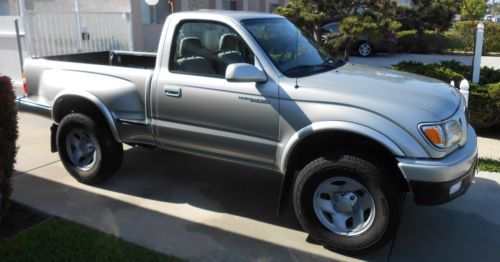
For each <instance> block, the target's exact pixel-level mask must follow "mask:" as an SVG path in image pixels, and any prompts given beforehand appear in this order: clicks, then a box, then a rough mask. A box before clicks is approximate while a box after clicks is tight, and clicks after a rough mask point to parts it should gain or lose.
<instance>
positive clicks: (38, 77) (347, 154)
mask: <svg viewBox="0 0 500 262" xmlns="http://www.w3.org/2000/svg"><path fill="white" fill-rule="evenodd" d="M25 73H26V80H25V81H26V85H25V92H26V95H25V97H23V98H20V99H19V104H20V106H21V107H28V108H30V109H32V110H38V111H39V112H50V115H51V118H52V119H53V122H54V124H53V125H52V127H51V133H52V136H51V148H52V151H53V152H56V151H57V152H58V153H59V156H60V158H61V161H62V163H63V164H64V167H65V168H66V170H67V171H68V172H69V173H70V174H71V175H72V176H73V177H74V178H75V179H77V180H78V181H80V182H82V183H85V184H95V183H98V182H101V181H103V180H105V179H107V178H108V177H110V176H111V175H112V174H114V173H116V172H117V171H118V170H119V168H120V165H121V163H122V159H123V153H124V152H123V147H122V145H123V144H128V145H132V146H144V147H159V148H163V149H169V150H175V151H180V152H187V153H192V154H197V155H204V156H207V157H211V158H217V159H223V160H227V161H232V162H236V163H240V164H243V165H251V166H257V167H260V168H263V169H268V170H272V171H275V172H276V173H279V174H281V175H282V188H281V190H280V202H279V203H280V206H279V210H282V209H283V207H286V203H287V201H291V202H292V204H293V207H294V209H295V213H296V215H297V218H298V220H299V222H300V224H301V225H302V226H303V228H304V229H305V231H307V232H308V233H309V234H310V236H311V239H313V240H315V241H316V242H317V243H319V244H321V245H323V246H326V247H328V248H330V249H333V250H337V251H339V252H344V253H360V252H367V251H370V250H373V249H375V248H376V247H378V246H380V245H382V244H384V243H385V242H386V241H387V240H388V239H390V238H391V237H392V236H393V235H394V233H395V232H396V229H397V227H398V223H399V220H400V216H401V210H402V204H403V198H404V196H405V194H406V193H411V195H412V196H413V199H414V201H415V202H416V203H418V204H424V205H434V204H441V203H445V202H448V201H450V200H452V199H455V198H456V197H458V196H460V195H462V194H463V193H465V192H466V191H467V189H468V188H469V186H470V185H471V182H472V180H473V178H474V173H475V170H476V162H477V141H476V134H475V132H474V130H473V128H472V127H471V126H470V125H469V123H468V121H467V117H466V107H465V99H464V97H463V96H462V95H461V94H460V93H459V92H458V91H457V90H456V89H455V88H453V87H452V86H450V85H449V84H447V83H443V82H441V81H438V80H434V79H431V78H427V77H422V76H417V75H413V74H409V73H403V72H398V71H392V70H389V69H382V68H373V67H368V66H362V65H356V64H350V63H344V62H342V61H338V60H335V59H333V58H331V57H329V56H328V54H327V53H326V52H325V51H324V50H323V49H321V48H320V47H318V46H316V44H315V43H314V42H313V41H311V40H310V39H308V38H307V36H305V35H303V34H302V33H301V31H300V30H298V29H297V28H296V27H295V26H294V25H293V24H292V23H291V22H290V21H288V20H287V19H285V18H284V17H281V16H277V15H273V14H263V13H247V12H226V11H224V12H218V11H199V12H181V13H175V14H172V15H170V16H169V17H168V19H167V21H166V23H165V26H164V29H163V32H162V36H161V40H160V43H159V47H158V54H151V53H139V52H115V51H110V52H97V53H86V54H70V55H62V56H47V57H39V58H33V59H27V60H26V61H25ZM186 164H189V163H186ZM143 168H144V169H147V168H148V166H147V163H145V164H144V167H143ZM137 175H138V176H139V175H141V174H137ZM235 175H238V174H235ZM270 201H272V200H270Z"/></svg>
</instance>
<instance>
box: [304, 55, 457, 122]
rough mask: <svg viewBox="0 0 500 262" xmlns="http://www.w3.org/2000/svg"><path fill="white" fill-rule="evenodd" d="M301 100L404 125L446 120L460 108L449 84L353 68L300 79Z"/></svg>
mask: <svg viewBox="0 0 500 262" xmlns="http://www.w3.org/2000/svg"><path fill="white" fill-rule="evenodd" d="M297 84H298V86H299V89H302V88H303V89H309V91H307V92H303V93H302V95H301V97H300V98H299V99H300V100H311V101H316V102H326V103H339V104H345V105H350V106H355V107H359V108H363V109H367V110H369V111H373V112H375V113H378V114H381V115H383V116H385V117H387V118H390V119H393V120H395V121H397V122H401V121H402V120H403V119H408V118H410V117H411V118H413V119H412V122H414V121H417V122H432V121H441V120H444V119H446V118H448V117H450V116H451V115H453V113H455V111H456V110H457V108H458V106H459V105H460V93H459V92H458V91H457V90H456V89H455V88H453V87H452V86H450V85H449V84H447V83H444V82H442V81H439V80H436V79H433V78H428V77H423V76H419V75H415V74H410V73H405V72H401V71H395V70H390V69H383V68H376V67H370V66H365V65H358V64H351V63H347V64H346V65H344V66H342V67H339V68H337V69H335V70H331V71H328V72H325V73H321V74H316V75H312V76H308V77H303V78H299V79H297Z"/></svg>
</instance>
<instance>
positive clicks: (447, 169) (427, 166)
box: [397, 126, 477, 205]
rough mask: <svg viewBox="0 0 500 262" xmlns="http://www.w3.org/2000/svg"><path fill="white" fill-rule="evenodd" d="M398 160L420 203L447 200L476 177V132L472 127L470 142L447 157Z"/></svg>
mask: <svg viewBox="0 0 500 262" xmlns="http://www.w3.org/2000/svg"><path fill="white" fill-rule="evenodd" d="M397 160H398V162H399V163H398V166H399V169H400V170H401V172H402V173H403V175H404V176H405V178H406V180H407V181H408V183H409V186H410V190H411V192H412V193H413V198H414V200H415V202H416V203H417V204H421V205H437V204H442V203H445V202H448V201H450V200H452V199H454V198H456V197H458V196H460V195H462V194H464V193H465V192H466V191H467V189H468V188H469V186H470V185H471V183H472V180H473V179H474V175H475V172H476V166H477V137H476V133H475V132H474V129H473V128H472V127H470V126H469V130H468V139H467V143H466V144H465V145H463V146H462V147H460V148H458V149H456V150H455V151H454V152H453V153H451V154H450V155H448V156H446V157H444V158H441V159H407V158H398V159H397ZM452 187H453V189H452Z"/></svg>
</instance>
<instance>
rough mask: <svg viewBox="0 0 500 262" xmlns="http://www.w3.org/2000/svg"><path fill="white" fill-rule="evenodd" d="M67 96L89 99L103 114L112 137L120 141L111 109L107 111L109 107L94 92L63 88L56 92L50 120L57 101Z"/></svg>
mask: <svg viewBox="0 0 500 262" xmlns="http://www.w3.org/2000/svg"><path fill="white" fill-rule="evenodd" d="M69 96H72V97H75V96H76V97H80V98H82V99H85V100H87V101H90V102H91V103H92V104H94V105H95V106H96V107H97V108H98V109H99V111H100V112H101V113H102V115H103V116H104V119H106V122H107V123H108V126H109V128H110V129H111V133H112V134H113V137H114V138H115V140H116V142H118V143H121V142H122V140H121V138H120V134H119V133H118V129H117V127H116V122H115V117H114V116H113V114H112V113H111V111H109V109H108V108H107V107H106V105H105V104H104V103H103V102H102V101H101V100H100V99H99V98H98V97H96V96H95V95H94V94H92V93H89V92H87V91H82V90H63V91H61V92H60V93H58V94H57V95H56V97H55V98H54V102H53V104H52V112H51V116H52V120H54V121H55V113H54V112H56V111H57V104H58V102H59V101H61V100H60V99H62V98H64V97H69Z"/></svg>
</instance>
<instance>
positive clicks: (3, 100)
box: [0, 76, 18, 223]
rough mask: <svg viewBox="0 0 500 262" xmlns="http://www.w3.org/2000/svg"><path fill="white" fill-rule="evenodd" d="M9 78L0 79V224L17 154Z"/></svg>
mask: <svg viewBox="0 0 500 262" xmlns="http://www.w3.org/2000/svg"><path fill="white" fill-rule="evenodd" d="M15 97H16V96H15V94H14V90H13V88H12V85H11V82H10V78H8V77H5V76H3V77H0V123H1V126H0V195H1V202H0V223H1V222H2V218H3V217H4V215H5V213H6V211H7V208H8V204H9V198H10V195H11V193H12V184H11V177H12V173H13V172H14V163H15V158H16V153H17V147H16V140H17V136H18V131H17V108H16V104H15Z"/></svg>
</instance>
